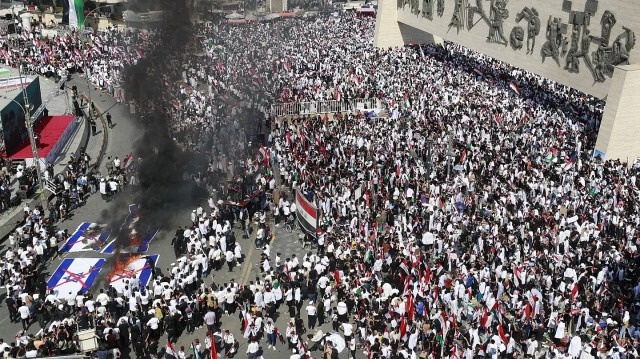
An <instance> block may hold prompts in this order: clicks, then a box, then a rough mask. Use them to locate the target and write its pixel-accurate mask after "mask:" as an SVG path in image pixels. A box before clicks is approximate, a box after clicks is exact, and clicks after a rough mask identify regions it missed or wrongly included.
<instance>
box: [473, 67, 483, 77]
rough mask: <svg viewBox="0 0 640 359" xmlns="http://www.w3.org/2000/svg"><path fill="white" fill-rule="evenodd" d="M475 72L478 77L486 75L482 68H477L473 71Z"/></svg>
mask: <svg viewBox="0 0 640 359" xmlns="http://www.w3.org/2000/svg"><path fill="white" fill-rule="evenodd" d="M473 72H475V73H476V75H478V76H482V75H484V73H483V72H482V70H480V67H478V66H476V68H474V69H473Z"/></svg>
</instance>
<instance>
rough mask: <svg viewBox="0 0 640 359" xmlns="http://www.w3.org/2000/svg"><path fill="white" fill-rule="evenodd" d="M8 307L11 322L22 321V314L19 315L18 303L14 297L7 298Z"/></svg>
mask: <svg viewBox="0 0 640 359" xmlns="http://www.w3.org/2000/svg"><path fill="white" fill-rule="evenodd" d="M5 303H6V304H7V308H8V309H9V320H10V321H11V323H18V322H20V316H19V315H18V304H17V303H16V300H15V299H14V298H13V297H7V299H6V300H5Z"/></svg>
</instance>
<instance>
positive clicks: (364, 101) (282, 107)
mask: <svg viewBox="0 0 640 359" xmlns="http://www.w3.org/2000/svg"><path fill="white" fill-rule="evenodd" d="M381 105H382V104H381V103H380V100H378V99H377V98H360V99H353V100H348V101H337V100H328V101H308V102H290V103H276V104H273V105H271V114H272V115H274V116H276V117H280V116H292V115H317V114H325V113H338V112H351V111H354V110H356V109H359V108H360V109H362V108H364V109H373V108H381Z"/></svg>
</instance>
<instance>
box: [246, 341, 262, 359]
mask: <svg viewBox="0 0 640 359" xmlns="http://www.w3.org/2000/svg"><path fill="white" fill-rule="evenodd" d="M259 350H260V345H259V344H258V342H257V341H256V338H255V337H253V336H252V337H251V338H250V339H249V345H248V346H247V359H255V358H257V357H258V351H259Z"/></svg>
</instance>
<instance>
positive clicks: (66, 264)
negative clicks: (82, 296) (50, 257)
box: [47, 258, 106, 299]
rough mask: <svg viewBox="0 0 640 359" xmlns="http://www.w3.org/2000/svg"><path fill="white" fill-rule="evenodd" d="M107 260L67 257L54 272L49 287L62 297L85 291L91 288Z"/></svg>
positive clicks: (73, 295) (66, 297) (48, 283)
mask: <svg viewBox="0 0 640 359" xmlns="http://www.w3.org/2000/svg"><path fill="white" fill-rule="evenodd" d="M105 262H106V260H105V259H103V258H67V259H65V260H63V261H62V263H60V265H59V266H58V268H57V269H56V271H55V272H53V274H52V275H51V278H49V281H48V282H47V288H48V289H49V290H52V291H53V293H54V295H55V296H56V297H57V298H61V299H63V298H64V299H68V298H72V297H75V296H76V295H77V294H78V292H80V293H84V292H86V291H88V290H89V288H91V285H93V282H95V280H96V278H97V277H98V273H100V270H101V269H102V266H104V263H105Z"/></svg>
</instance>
